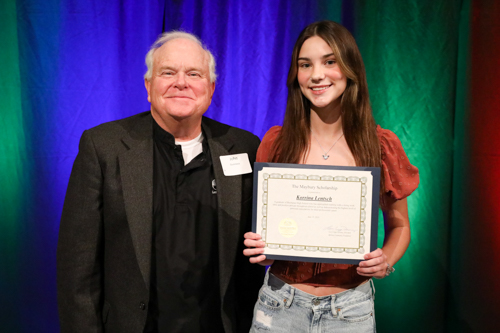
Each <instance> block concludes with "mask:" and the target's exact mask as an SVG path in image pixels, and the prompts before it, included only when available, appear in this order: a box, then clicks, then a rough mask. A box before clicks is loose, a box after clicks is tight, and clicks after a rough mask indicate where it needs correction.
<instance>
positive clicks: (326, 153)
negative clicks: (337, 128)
mask: <svg viewBox="0 0 500 333" xmlns="http://www.w3.org/2000/svg"><path fill="white" fill-rule="evenodd" d="M311 134H312V135H313V137H314V139H315V140H316V142H317V143H318V145H319V147H320V148H321V150H322V151H323V153H324V154H323V158H324V159H325V160H327V159H328V157H330V155H328V152H329V151H330V150H332V148H333V147H335V145H336V144H337V142H339V140H340V139H341V138H342V137H343V136H344V133H342V135H341V136H339V138H338V139H337V141H335V142H334V143H333V145H332V146H331V147H330V149H328V150H327V151H325V150H324V149H323V146H322V145H321V143H319V140H318V138H317V137H316V135H314V132H313V131H312V129H311Z"/></svg>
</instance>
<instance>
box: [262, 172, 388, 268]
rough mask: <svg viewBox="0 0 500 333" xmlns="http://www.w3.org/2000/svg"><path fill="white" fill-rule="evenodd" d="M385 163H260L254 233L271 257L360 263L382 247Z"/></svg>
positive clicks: (265, 252)
mask: <svg viewBox="0 0 500 333" xmlns="http://www.w3.org/2000/svg"><path fill="white" fill-rule="evenodd" d="M379 190H380V168H371V167H340V166H319V165H305V164H281V163H255V165H254V190H253V226H252V229H253V232H256V233H258V234H260V235H261V236H262V240H263V241H264V242H266V246H265V250H264V254H265V255H266V257H267V258H268V259H278V260H292V261H310V262H323V263H346V264H358V263H359V262H360V261H361V260H363V256H364V255H365V254H366V253H369V252H371V251H373V250H375V249H376V248H377V230H378V204H379Z"/></svg>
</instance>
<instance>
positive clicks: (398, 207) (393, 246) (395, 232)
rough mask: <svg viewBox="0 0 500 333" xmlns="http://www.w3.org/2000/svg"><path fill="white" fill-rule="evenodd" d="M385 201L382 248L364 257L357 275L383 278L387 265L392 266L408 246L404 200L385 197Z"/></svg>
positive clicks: (408, 227) (405, 204)
mask: <svg viewBox="0 0 500 333" xmlns="http://www.w3.org/2000/svg"><path fill="white" fill-rule="evenodd" d="M385 199H386V203H387V204H386V207H387V208H386V209H384V226H385V238H384V246H383V247H382V249H376V250H375V251H373V252H370V253H368V254H366V255H365V256H364V258H365V261H362V262H360V263H359V267H358V274H359V275H363V276H370V277H375V278H378V279H382V278H384V277H385V273H386V270H387V267H388V266H387V265H389V266H391V267H392V266H394V264H396V263H397V262H398V261H399V259H401V257H402V256H403V254H404V253H405V251H406V249H407V248H408V245H409V244H410V222H409V219H408V204H407V202H406V198H404V199H401V200H395V199H393V198H391V197H389V196H387V197H386V198H385Z"/></svg>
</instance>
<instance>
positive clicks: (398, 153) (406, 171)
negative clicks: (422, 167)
mask: <svg viewBox="0 0 500 333" xmlns="http://www.w3.org/2000/svg"><path fill="white" fill-rule="evenodd" d="M377 135H378V139H379V141H380V149H381V154H382V170H383V172H384V176H385V183H384V185H385V191H386V193H387V194H389V195H390V196H391V197H392V198H394V199H396V200H400V199H404V198H406V197H407V196H409V195H410V194H411V193H412V192H413V191H415V189H416V188H417V187H418V184H419V175H418V169H417V167H415V166H414V165H411V164H410V161H409V160H408V156H406V153H405V151H404V150H403V146H402V145H401V141H399V139H398V137H397V136H396V134H394V133H393V132H391V131H389V130H386V129H383V128H381V127H380V126H377Z"/></svg>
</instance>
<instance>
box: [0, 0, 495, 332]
mask: <svg viewBox="0 0 500 333" xmlns="http://www.w3.org/2000/svg"><path fill="white" fill-rule="evenodd" d="M322 19H330V20H334V21H337V22H340V23H342V24H344V25H345V26H346V27H348V28H349V29H350V30H351V31H352V32H353V34H354V35H355V37H356V40H357V41H358V45H359V46H360V49H361V53H362V55H363V58H364V61H365V66H366V69H367V75H368V83H369V88H370V97H371V101H372V106H373V110H374V115H375V119H376V121H377V122H378V123H379V124H380V125H381V126H382V127H384V128H388V129H391V130H392V131H394V132H395V133H396V134H397V135H398V136H399V138H400V139H401V141H402V143H403V146H404V147H405V150H406V152H407V154H408V156H409V158H410V160H411V162H412V163H413V164H415V165H416V166H417V167H418V168H419V169H420V173H421V184H420V187H419V188H418V190H417V191H416V192H415V193H414V194H413V195H412V196H410V198H409V199H408V205H409V212H410V224H411V232H412V241H411V244H410V247H409V249H408V251H407V253H406V254H405V256H404V257H403V259H402V260H401V261H400V262H399V263H398V264H397V265H396V272H395V273H394V274H392V275H391V276H390V277H389V278H387V279H383V280H377V281H375V286H376V290H377V292H376V302H375V303H376V318H377V329H378V331H380V332H402V331H404V332H422V331H423V330H425V331H428V332H443V331H449V332H472V331H487V330H493V327H495V328H496V326H493V325H496V324H495V322H494V320H495V318H496V316H495V314H496V313H495V312H496V309H498V308H500V301H499V300H500V287H499V286H498V284H497V283H496V277H497V276H498V275H499V273H500V272H499V268H498V267H500V265H499V264H500V258H499V254H498V253H499V251H498V250H499V249H500V245H499V244H500V227H499V225H500V208H498V207H500V205H499V204H498V203H497V202H496V201H497V197H498V196H499V194H500V171H499V169H500V158H499V156H500V153H499V149H500V148H499V147H500V131H498V130H496V126H497V124H499V123H500V116H499V115H500V113H499V111H500V80H499V77H500V70H499V68H500V66H499V65H500V23H499V22H500V2H498V1H495V0H450V1H445V0H407V1H396V0H394V1H382V0H357V1H351V0H343V1H342V0H333V1H332V0H329V1H328V0H315V1H313V0H304V1H292V0H269V1H238V0H169V1H168V0H165V1H163V0H154V1H139V0H120V1H119V0H109V1H83V0H57V1H56V0H45V1H40V0H38V1H37V0H17V1H15V0H5V1H1V2H0V45H2V47H1V51H0V63H1V65H2V66H0V126H1V127H0V128H1V130H0V193H1V194H0V267H1V268H0V295H1V296H0V309H2V311H0V331H2V332H3V331H5V332H57V331H58V330H59V324H58V319H57V303H56V281H55V262H56V258H55V249H56V244H57V232H58V227H59V219H60V215H61V210H62V204H63V200H64V194H65V191H66V186H67V182H68V178H69V174H70V171H71V166H72V163H73V160H74V158H75V156H76V153H77V149H78V140H79V138H80V135H81V133H82V131H83V130H84V129H88V128H90V127H93V126H95V125H98V124H100V123H103V122H106V121H110V120H114V119H119V118H123V117H126V116H130V115H133V114H136V113H138V112H141V111H145V110H148V109H149V104H148V102H147V98H146V97H147V95H146V90H145V88H144V83H143V79H142V76H143V74H144V72H145V70H146V68H145V65H144V56H145V54H146V52H147V51H148V47H149V46H150V44H151V43H152V42H153V41H154V40H155V39H156V37H157V36H158V35H159V34H160V33H162V32H163V31H168V30H172V29H183V30H186V31H189V32H193V33H195V34H197V35H198V36H200V37H201V39H202V40H203V41H204V42H205V43H206V45H207V46H208V47H209V48H210V49H211V50H212V52H213V53H214V55H215V58H216V61H217V73H218V75H219V77H218V81H217V84H216V89H215V95H214V98H213V101H212V105H211V106H210V109H209V110H208V112H207V116H209V117H212V118H214V119H216V120H219V121H222V122H225V123H228V124H230V125H234V126H238V127H241V128H244V129H247V130H249V131H251V132H253V133H255V134H256V135H258V136H260V137H262V136H263V135H264V133H265V132H266V131H267V129H269V128H270V127H271V126H273V125H279V124H281V123H282V120H283V115H284V110H285V104H286V94H287V90H286V76H287V73H288V68H289V66H290V56H291V51H292V48H293V45H294V43H295V40H296V38H297V36H298V34H299V33H300V31H301V30H302V29H303V28H304V27H305V26H306V25H307V24H309V23H311V22H314V21H317V20H322ZM380 235H381V236H380V239H379V246H382V239H383V226H382V225H381V226H380ZM471 304H473V306H471Z"/></svg>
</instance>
